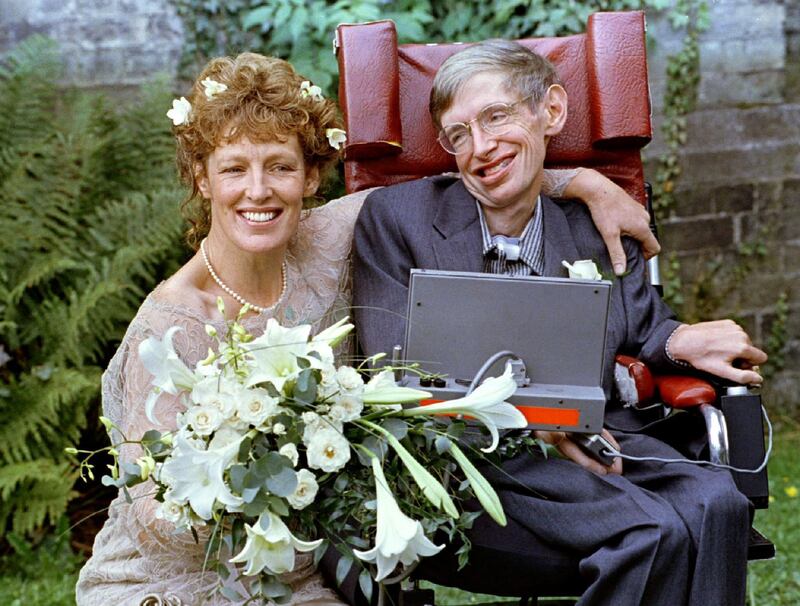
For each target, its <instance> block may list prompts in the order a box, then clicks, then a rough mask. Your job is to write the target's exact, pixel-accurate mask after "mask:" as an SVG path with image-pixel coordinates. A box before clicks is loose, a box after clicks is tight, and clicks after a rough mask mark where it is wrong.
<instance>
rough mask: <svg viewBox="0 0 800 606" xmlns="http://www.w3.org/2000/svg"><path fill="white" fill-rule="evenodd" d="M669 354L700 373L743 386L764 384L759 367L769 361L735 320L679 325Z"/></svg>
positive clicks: (669, 342) (670, 345) (673, 335)
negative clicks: (703, 372)
mask: <svg viewBox="0 0 800 606" xmlns="http://www.w3.org/2000/svg"><path fill="white" fill-rule="evenodd" d="M667 354H668V355H669V356H670V357H672V358H673V359H675V360H680V361H683V362H688V363H689V364H691V365H692V366H694V367H695V368H696V369H697V370H702V371H705V372H708V373H711V374H713V375H716V376H718V377H722V378H723V379H728V380H730V381H735V382H737V383H743V384H759V383H761V381H762V380H763V379H762V378H761V375H760V374H759V373H758V368H757V367H758V365H759V364H763V363H764V362H766V361H767V354H766V353H764V352H763V351H761V350H760V349H759V348H758V347H756V346H755V345H753V343H752V342H751V341H750V337H749V336H748V334H747V333H746V332H745V331H744V329H743V328H742V327H741V326H739V325H738V324H737V323H736V322H734V321H733V320H715V321H713V322H699V323H697V324H683V325H682V326H679V327H678V328H676V329H675V332H674V333H672V336H671V337H670V339H669V341H668V350H667Z"/></svg>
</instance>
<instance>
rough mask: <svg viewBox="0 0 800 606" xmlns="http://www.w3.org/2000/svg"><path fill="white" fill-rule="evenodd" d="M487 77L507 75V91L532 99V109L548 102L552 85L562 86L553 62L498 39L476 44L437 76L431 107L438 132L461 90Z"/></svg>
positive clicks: (443, 67) (457, 54) (445, 63)
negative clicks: (547, 94) (548, 91)
mask: <svg viewBox="0 0 800 606" xmlns="http://www.w3.org/2000/svg"><path fill="white" fill-rule="evenodd" d="M484 73H500V74H503V75H505V76H506V77H507V80H506V90H507V91H509V92H511V91H513V92H518V93H519V95H520V98H523V97H527V96H528V95H530V98H531V99H530V103H531V106H533V105H535V104H538V103H539V102H540V101H541V100H542V99H543V98H544V94H545V93H546V92H547V89H548V88H550V86H551V85H553V84H559V83H560V82H559V79H558V74H557V73H556V70H555V67H553V64H552V63H550V61H548V60H547V59H545V58H544V57H542V56H541V55H539V54H537V53H535V52H533V51H532V50H529V49H527V48H525V47H524V46H522V45H521V44H520V43H518V42H512V41H510V40H499V39H498V40H486V41H485V42H479V43H478V44H473V45H472V46H468V47H467V48H465V49H464V50H463V51H460V52H457V53H456V54H455V55H451V56H450V57H449V58H448V59H447V60H446V61H445V62H444V63H442V66H441V67H440V68H439V71H438V72H436V76H435V77H434V79H433V88H432V89H431V97H430V102H429V104H428V109H429V111H430V114H431V118H433V122H434V124H435V125H436V128H441V126H442V124H441V122H440V118H441V116H442V114H443V113H444V112H446V111H447V110H448V109H449V108H450V106H451V105H452V103H453V99H454V98H455V96H456V95H457V94H458V91H459V90H460V89H461V87H462V86H464V84H466V82H467V81H468V80H469V79H470V78H472V77H473V76H476V75H477V74H484Z"/></svg>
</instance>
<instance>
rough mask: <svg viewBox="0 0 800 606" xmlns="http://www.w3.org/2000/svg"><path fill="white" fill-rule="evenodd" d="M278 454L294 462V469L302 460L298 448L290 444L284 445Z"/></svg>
mask: <svg viewBox="0 0 800 606" xmlns="http://www.w3.org/2000/svg"><path fill="white" fill-rule="evenodd" d="M278 454H280V455H283V456H284V457H286V458H287V459H289V460H290V461H291V462H292V467H295V466H296V465H297V461H299V460H300V453H299V452H297V446H295V445H294V444H292V443H291V442H289V443H288V444H284V445H283V446H281V447H280V449H279V450H278Z"/></svg>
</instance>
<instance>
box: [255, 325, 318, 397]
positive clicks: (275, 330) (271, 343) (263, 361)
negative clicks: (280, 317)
mask: <svg viewBox="0 0 800 606" xmlns="http://www.w3.org/2000/svg"><path fill="white" fill-rule="evenodd" d="M310 333H311V326H309V325H308V324H302V325H300V326H296V327H294V328H284V327H283V326H281V325H280V324H278V322H277V320H275V319H274V318H270V319H269V320H268V321H267V329H266V330H265V331H264V334H263V335H261V336H260V337H258V338H256V339H253V340H252V341H250V342H249V343H242V345H241V346H242V348H243V349H245V350H247V351H248V352H249V354H250V355H251V356H252V357H253V360H254V365H253V366H254V368H253V372H252V373H250V376H248V377H247V382H246V386H247V387H252V386H253V385H256V384H258V383H263V382H264V381H269V382H270V383H272V385H273V386H274V387H275V389H277V390H278V391H281V390H282V389H283V385H284V384H285V383H286V381H290V380H292V379H295V378H297V376H298V375H299V374H300V372H301V371H302V370H303V369H302V368H301V367H300V365H299V364H298V363H297V358H298V357H300V358H305V359H307V360H308V361H309V362H310V363H311V365H312V366H316V365H317V364H318V363H319V360H317V359H316V358H313V357H308V353H309V350H310V348H309V343H308V335H309V334H310Z"/></svg>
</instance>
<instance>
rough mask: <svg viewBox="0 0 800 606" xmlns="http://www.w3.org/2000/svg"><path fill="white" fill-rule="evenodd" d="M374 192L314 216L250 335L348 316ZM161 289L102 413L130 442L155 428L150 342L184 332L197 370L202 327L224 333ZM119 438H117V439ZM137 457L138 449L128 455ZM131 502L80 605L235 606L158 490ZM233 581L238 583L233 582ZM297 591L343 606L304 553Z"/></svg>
mask: <svg viewBox="0 0 800 606" xmlns="http://www.w3.org/2000/svg"><path fill="white" fill-rule="evenodd" d="M367 193H368V192H366V191H365V192H359V193H358V194H353V195H350V196H346V197H345V198H341V199H339V200H335V201H332V202H330V203H328V204H326V205H325V206H323V207H321V208H318V209H313V210H310V211H308V212H307V213H306V214H305V216H304V217H303V219H302V220H301V222H300V226H299V228H298V232H297V234H296V235H295V237H294V238H293V239H292V241H291V242H290V244H289V250H288V254H287V259H286V261H287V288H286V292H285V293H284V296H283V298H282V299H281V301H279V302H278V304H277V306H276V307H275V308H274V309H273V310H272V311H271V312H265V313H262V314H260V315H258V316H255V317H251V318H246V319H245V320H244V325H245V327H246V328H247V329H248V330H249V331H250V332H252V333H254V334H260V333H261V332H263V328H264V327H265V325H266V321H267V319H268V318H269V317H274V318H275V319H277V320H278V321H279V322H280V323H281V324H283V325H288V326H293V325H298V324H312V325H313V326H314V327H315V331H318V330H321V329H322V328H324V327H326V326H328V325H330V324H331V323H333V322H335V321H336V320H338V319H339V318H341V317H343V316H345V315H350V314H349V305H350V289H349V271H348V266H349V253H350V242H351V239H352V238H351V237H352V231H353V223H354V222H355V218H356V216H357V214H358V210H359V209H360V207H361V203H362V202H363V199H364V197H366V195H367ZM160 291H161V286H159V287H158V288H156V289H155V290H154V291H153V292H152V293H151V294H150V295H149V296H148V297H147V299H146V300H145V301H144V303H143V304H142V306H141V308H140V309H139V311H138V313H137V314H136V317H135V318H134V319H133V321H132V322H131V324H130V326H129V327H128V331H127V332H126V334H125V338H124V339H123V341H122V343H121V345H120V347H119V349H118V350H117V352H116V354H115V355H114V357H113V359H112V360H111V363H110V364H109V367H108V369H107V370H106V372H105V374H104V375H103V411H104V414H105V416H107V417H108V418H109V419H111V420H112V421H113V422H114V423H115V424H116V425H117V426H118V427H119V428H120V429H121V430H122V431H123V432H124V433H125V435H126V436H128V437H129V438H132V439H138V438H139V437H141V436H142V434H143V433H144V432H145V431H147V430H148V429H151V428H152V426H153V424H152V423H151V422H150V421H148V419H147V417H146V416H145V413H144V401H145V399H146V396H147V393H148V391H149V386H150V379H151V377H150V375H149V373H148V372H147V371H146V370H145V368H144V367H143V366H142V364H141V362H140V360H139V356H138V353H137V352H138V347H139V344H140V343H141V342H142V341H143V340H145V339H146V338H148V337H149V336H156V337H158V338H161V337H162V336H163V334H164V333H165V332H166V331H167V329H168V328H170V327H171V326H180V327H182V328H183V330H181V331H179V332H178V333H177V334H176V335H175V338H174V339H173V344H174V345H175V350H176V351H177V352H179V354H180V355H181V357H182V359H183V361H184V362H185V363H186V364H187V365H189V366H190V367H193V366H194V364H195V363H196V362H197V361H198V360H200V359H202V358H205V356H206V354H207V352H208V347H209V346H210V345H211V344H212V341H211V339H210V338H209V337H208V335H207V334H206V331H205V325H206V324H211V325H213V326H215V327H216V329H217V331H218V332H219V333H220V334H224V332H225V324H224V321H222V320H221V319H219V320H215V319H209V318H205V317H203V315H202V314H201V313H200V312H199V311H198V310H196V309H194V308H192V307H191V301H186V302H185V304H175V303H172V302H166V301H165V300H164V298H163V296H160ZM181 408H182V406H181V405H180V404H179V403H178V402H177V400H176V399H169V397H168V396H166V395H165V396H162V397H161V398H160V399H159V401H158V403H157V405H156V407H155V416H156V418H157V419H158V421H159V424H160V426H157V427H156V428H157V429H162V430H164V429H174V428H175V415H176V413H177V412H179V411H180V410H181ZM118 438H119V436H115V441H116V440H117V439H118ZM136 456H138V455H137V454H136V452H134V450H133V449H132V448H129V449H128V450H123V452H122V457H123V458H124V459H126V460H131V459H132V458H135V457H136ZM129 492H130V494H131V497H132V499H133V503H132V504H128V503H126V501H125V499H124V497H123V496H122V495H120V496H118V497H117V498H116V499H115V500H114V502H113V503H112V504H111V507H110V509H109V517H108V520H107V521H106V523H105V525H104V527H103V529H102V530H101V531H100V532H99V533H98V535H97V537H96V539H95V543H94V551H93V555H92V557H91V558H90V559H89V561H88V562H87V563H86V565H85V566H84V568H83V569H82V570H81V573H80V578H79V580H78V585H77V587H76V597H77V604H78V606H116V605H126V606H127V605H131V606H140V605H143V606H153V605H156V604H165V605H166V604H169V605H171V606H177V605H182V606H187V605H191V606H195V605H198V606H199V605H201V604H202V605H203V606H221V605H226V606H229V605H231V604H233V602H231V601H229V600H227V599H225V598H224V597H222V596H221V595H219V594H218V593H215V592H214V588H215V587H216V586H217V584H218V582H219V576H218V575H217V574H216V573H215V572H209V571H206V572H203V554H204V552H203V546H202V545H198V544H197V543H195V541H194V539H193V538H192V535H191V533H188V532H184V533H177V534H176V533H175V530H174V527H173V525H172V524H171V523H169V522H166V521H164V520H160V519H158V518H156V516H155V512H156V509H157V503H156V501H155V500H154V499H152V498H150V496H151V495H152V494H153V493H154V485H153V484H152V483H151V482H146V483H143V484H140V485H138V486H135V487H134V488H133V489H131V490H129ZM234 577H235V575H231V578H234ZM284 581H285V582H288V583H289V584H290V585H291V586H292V589H293V591H294V594H293V598H292V602H291V603H292V604H319V605H328V604H330V605H338V604H342V602H341V601H340V600H339V599H338V598H337V597H336V596H335V593H334V592H333V591H331V590H330V589H328V588H326V587H324V586H323V583H322V580H321V577H320V576H319V574H318V573H317V572H315V570H314V567H313V563H312V556H311V554H300V553H298V554H297V560H296V569H295V571H293V572H292V573H289V574H287V575H285V576H284Z"/></svg>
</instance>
